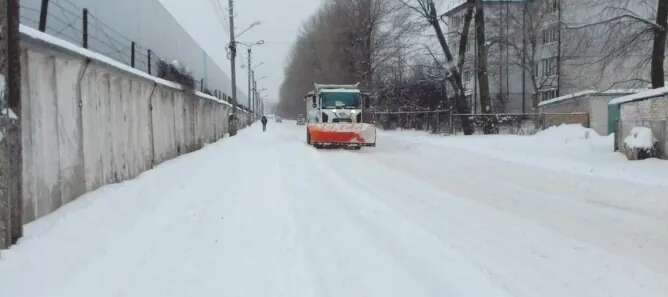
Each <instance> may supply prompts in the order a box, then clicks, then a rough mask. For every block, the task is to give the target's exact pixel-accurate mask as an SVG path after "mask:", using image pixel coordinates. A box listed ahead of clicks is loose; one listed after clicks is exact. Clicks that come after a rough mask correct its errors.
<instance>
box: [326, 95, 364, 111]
mask: <svg viewBox="0 0 668 297" xmlns="http://www.w3.org/2000/svg"><path fill="white" fill-rule="evenodd" d="M320 98H321V99H322V106H323V107H324V108H327V109H332V108H351V109H355V108H360V101H361V100H360V94H359V93H350V92H348V93H346V92H341V93H334V92H332V93H322V94H320Z"/></svg>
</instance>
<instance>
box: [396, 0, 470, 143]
mask: <svg viewBox="0 0 668 297" xmlns="http://www.w3.org/2000/svg"><path fill="white" fill-rule="evenodd" d="M399 1H400V2H401V3H403V4H404V5H406V6H407V7H410V8H411V9H413V10H414V11H416V12H417V13H418V14H419V15H420V16H421V17H422V18H423V19H425V20H426V21H427V23H429V24H430V25H431V26H432V28H433V29H434V32H435V33H436V38H437V39H438V42H439V44H440V46H441V49H442V50H443V53H444V54H445V58H446V62H447V63H446V66H447V67H446V69H447V71H448V73H449V76H448V81H449V82H450V85H451V86H452V88H453V89H454V91H455V96H454V97H455V110H456V111H457V113H460V114H468V113H470V108H469V105H468V102H467V101H466V94H465V90H464V84H463V83H462V74H461V72H460V69H459V68H458V65H457V62H456V61H455V60H454V56H453V55H452V51H451V50H450V46H449V45H448V42H447V40H446V38H445V35H444V34H443V29H442V28H441V24H440V22H439V14H438V11H437V10H436V5H435V4H434V1H433V0H415V2H416V4H411V3H408V2H406V1H404V0H399ZM464 46H465V45H464ZM461 121H462V128H463V130H464V134H466V135H471V134H473V132H474V129H473V125H472V123H471V121H470V120H469V118H468V117H461Z"/></svg>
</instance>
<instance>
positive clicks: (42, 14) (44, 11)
mask: <svg viewBox="0 0 668 297" xmlns="http://www.w3.org/2000/svg"><path fill="white" fill-rule="evenodd" d="M48 15H49V0H42V7H41V9H40V10H39V30H40V31H42V32H46V19H47V16H48Z"/></svg>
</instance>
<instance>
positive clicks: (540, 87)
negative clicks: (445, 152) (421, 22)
mask: <svg viewBox="0 0 668 297" xmlns="http://www.w3.org/2000/svg"><path fill="white" fill-rule="evenodd" d="M465 2H466V1H465V0H454V1H451V2H450V3H449V5H448V6H447V8H446V10H445V13H444V14H443V15H442V19H443V21H444V22H445V23H446V25H447V32H448V42H449V44H450V45H451V48H452V49H453V51H455V54H459V53H458V52H457V51H458V49H459V42H460V38H461V36H462V31H463V27H464V22H465V14H466V11H467V6H466V5H465ZM615 2H619V5H620V7H623V8H624V9H628V10H630V11H634V12H635V13H636V14H637V15H639V16H643V15H645V16H650V15H651V14H652V11H651V6H647V5H642V4H641V3H640V1H638V3H635V4H634V3H633V2H634V1H622V0H607V1H601V0H487V1H483V5H484V8H485V22H486V30H485V35H486V45H487V47H488V73H489V82H490V95H491V97H492V104H493V106H494V110H495V112H506V113H516V112H532V111H534V110H535V108H536V106H537V105H538V103H540V102H542V101H546V100H550V99H553V98H556V97H559V96H561V95H565V94H570V93H575V92H578V91H582V90H592V89H594V90H607V89H612V88H639V87H643V86H644V85H643V84H645V82H644V78H645V77H646V76H648V75H649V65H644V64H643V57H644V56H643V51H644V50H649V49H651V43H649V42H647V40H638V41H636V42H637V44H635V45H634V47H635V48H632V49H629V50H628V52H625V53H624V54H623V55H618V56H614V57H608V56H606V54H604V53H603V52H604V51H605V47H606V46H610V45H611V44H612V43H613V41H614V40H610V38H611V37H610V36H612V38H615V36H616V34H615V33H614V32H611V31H614V30H618V31H619V28H605V26H597V27H591V28H590V27H587V26H584V24H590V23H594V22H597V21H599V20H602V19H605V18H607V17H611V16H612V15H611V14H612V13H614V11H611V10H609V7H610V5H614V4H616V3H615ZM629 3H631V4H629ZM608 29H609V30H608ZM631 31H632V30H631ZM619 34H621V35H623V34H630V33H627V32H624V31H619ZM604 36H605V37H604ZM620 38H621V37H620ZM622 39H623V38H622ZM620 41H621V40H620ZM476 46H477V43H476V34H475V24H474V23H473V21H472V23H471V27H470V30H469V42H468V43H467V49H466V52H465V53H464V55H465V63H464V67H463V69H462V75H463V79H464V85H465V87H466V90H467V96H468V98H469V100H470V103H471V106H472V107H473V110H474V111H475V112H480V111H481V110H480V106H479V105H480V104H479V102H480V98H479V94H478V91H477V88H478V78H477V76H476V69H477V67H478V66H477V65H478V61H477V56H476Z"/></svg>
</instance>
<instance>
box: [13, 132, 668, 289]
mask: <svg viewBox="0 0 668 297" xmlns="http://www.w3.org/2000/svg"><path fill="white" fill-rule="evenodd" d="M592 133H593V132H587V130H584V129H581V128H574V127H560V128H557V129H551V130H549V131H547V132H543V133H541V134H540V135H538V136H534V137H516V136H496V137H482V136H480V137H468V138H465V137H437V136H430V135H426V134H423V133H418V132H407V131H403V132H382V133H380V134H379V145H378V147H377V148H369V149H364V150H362V151H339V150H320V151H319V150H315V149H313V148H310V147H308V146H306V145H305V144H304V128H303V127H298V126H295V125H294V122H288V121H286V122H284V123H283V124H274V123H271V124H270V127H269V132H267V133H266V134H262V133H261V132H260V129H259V128H258V127H257V126H255V127H252V128H251V129H246V130H244V131H242V132H240V134H239V136H236V137H234V138H231V139H225V140H223V141H221V142H218V143H216V144H213V145H210V146H208V147H206V148H205V149H203V150H201V151H199V152H196V153H193V154H190V155H186V156H183V157H181V158H178V159H176V160H173V161H170V162H167V163H165V164H163V165H161V166H159V167H158V168H157V169H155V170H153V171H150V172H147V173H145V174H143V175H142V176H140V177H139V178H137V179H136V180H133V181H129V182H126V183H123V184H119V185H111V186H107V187H104V188H102V189H100V190H98V191H96V192H94V193H90V194H88V195H86V196H84V197H82V198H81V199H79V200H77V201H75V202H73V203H71V204H69V205H66V206H65V207H63V208H62V209H60V210H59V211H57V212H56V213H54V214H52V215H50V216H47V217H45V218H43V219H40V220H38V221H36V222H33V223H31V224H29V225H27V226H26V237H25V238H24V239H22V240H21V241H20V242H19V244H18V245H17V246H15V247H13V248H12V249H10V250H8V251H3V252H2V254H1V259H0V296H2V297H5V296H7V297H9V296H11V297H22V296H30V297H39V296H45V297H46V296H49V297H59V296H67V297H78V296H86V297H88V296H137V297H140V296H141V297H151V296H156V297H157V296H234V297H239V296H272V297H273V296H291V297H298V296H332V297H334V296H360V297H368V296H383V297H386V296H418V297H419V296H532V297H535V296H555V297H557V296H558V297H563V296H592V297H593V296H596V297H599V296H623V297H628V296H643V297H648V296H662V297H665V296H668V252H667V251H668V195H666V193H668V163H666V162H665V161H658V160H649V161H643V162H628V161H625V160H624V157H623V156H622V155H618V154H615V153H612V152H610V150H611V149H610V148H611V143H610V141H611V139H610V138H608V137H598V136H595V135H592Z"/></svg>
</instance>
